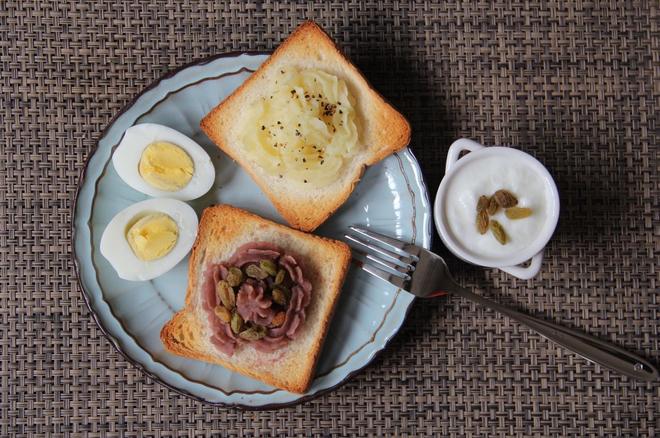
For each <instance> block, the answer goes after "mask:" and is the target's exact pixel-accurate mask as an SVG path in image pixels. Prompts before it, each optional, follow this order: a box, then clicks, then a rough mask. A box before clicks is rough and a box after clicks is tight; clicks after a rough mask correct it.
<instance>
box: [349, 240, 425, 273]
mask: <svg viewBox="0 0 660 438" xmlns="http://www.w3.org/2000/svg"><path fill="white" fill-rule="evenodd" d="M344 237H345V238H346V239H347V240H349V241H351V242H353V243H356V244H358V245H360V246H363V247H365V248H367V249H369V250H371V251H372V252H375V253H377V254H378V255H379V256H381V257H383V258H385V259H386V260H391V261H393V262H394V263H395V264H396V265H399V266H401V267H402V268H405V269H406V270H408V271H410V270H412V269H413V266H412V262H413V261H414V260H412V259H411V258H408V257H405V256H402V255H399V254H395V253H393V252H391V251H388V250H386V249H382V248H380V247H378V246H376V245H372V244H371V243H368V242H365V241H364V240H362V239H360V238H358V237H355V236H352V235H350V234H344Z"/></svg>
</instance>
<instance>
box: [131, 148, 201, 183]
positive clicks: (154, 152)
mask: <svg viewBox="0 0 660 438" xmlns="http://www.w3.org/2000/svg"><path fill="white" fill-rule="evenodd" d="M138 169H139V171H140V175H141V176H142V178H143V179H144V180H145V181H146V182H147V183H148V184H149V185H151V186H153V187H155V188H157V189H159V190H164V191H167V192H174V191H177V190H181V189H182V188H184V187H185V186H186V185H187V184H188V183H189V182H190V179H191V178H192V175H193V172H194V165H193V161H192V159H191V158H190V156H189V155H188V154H187V153H186V151H184V150H183V149H182V148H180V147H179V146H177V145H175V144H172V143H169V142H166V141H157V142H154V143H151V144H150V145H149V146H147V147H146V148H145V149H144V151H143V152H142V157H140V163H139V166H138Z"/></svg>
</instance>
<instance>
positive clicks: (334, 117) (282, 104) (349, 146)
mask: <svg viewBox="0 0 660 438" xmlns="http://www.w3.org/2000/svg"><path fill="white" fill-rule="evenodd" d="M245 115H246V117H245V119H246V121H245V126H244V127H243V129H242V132H243V136H242V141H243V144H244V146H245V152H246V155H247V156H248V157H249V158H251V159H252V160H253V161H255V162H256V163H257V164H258V165H259V166H261V167H262V168H263V169H264V170H265V171H266V172H268V173H269V174H271V175H273V176H275V177H279V178H284V177H286V178H287V181H295V182H298V183H302V184H307V186H308V187H309V186H314V187H322V186H324V185H327V184H329V183H331V182H333V181H335V180H336V179H337V178H339V175H341V170H342V168H343V167H344V166H346V165H347V164H349V163H350V162H351V161H352V159H353V157H354V156H355V155H356V154H357V153H358V152H359V151H360V149H361V145H360V143H359V135H358V131H359V123H358V117H357V111H356V107H355V101H354V99H353V96H351V94H350V92H349V89H348V86H347V85H346V83H345V82H344V81H343V80H342V79H340V78H338V77H337V76H334V75H331V74H329V73H326V72H324V71H321V70H317V69H305V70H295V69H291V70H286V71H285V70H280V71H279V73H278V74H277V77H276V78H275V82H274V83H273V85H272V88H271V89H269V90H268V93H267V94H266V95H264V96H262V98H260V99H259V100H258V101H257V102H254V104H252V105H249V106H247V107H246V108H245Z"/></svg>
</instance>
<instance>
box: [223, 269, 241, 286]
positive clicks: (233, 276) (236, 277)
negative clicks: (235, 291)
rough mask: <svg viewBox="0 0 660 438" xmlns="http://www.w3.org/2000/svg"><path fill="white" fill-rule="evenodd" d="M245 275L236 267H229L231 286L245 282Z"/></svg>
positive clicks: (228, 280) (228, 278) (228, 279)
mask: <svg viewBox="0 0 660 438" xmlns="http://www.w3.org/2000/svg"><path fill="white" fill-rule="evenodd" d="M244 278H245V276H244V275H243V272H242V271H241V270H240V269H238V268H236V267H233V268H229V273H228V274H227V283H229V285H230V286H231V287H236V286H239V285H240V284H241V283H243V280H244Z"/></svg>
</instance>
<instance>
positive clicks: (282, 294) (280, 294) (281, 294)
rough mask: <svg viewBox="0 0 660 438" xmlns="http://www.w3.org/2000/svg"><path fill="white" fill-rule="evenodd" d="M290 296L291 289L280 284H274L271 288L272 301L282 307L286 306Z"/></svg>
mask: <svg viewBox="0 0 660 438" xmlns="http://www.w3.org/2000/svg"><path fill="white" fill-rule="evenodd" d="M290 298H291V291H289V289H287V288H286V287H284V286H282V285H278V286H275V288H274V289H273V301H275V303H276V304H279V305H280V306H282V307H286V306H287V304H288V303H289V299H290Z"/></svg>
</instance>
